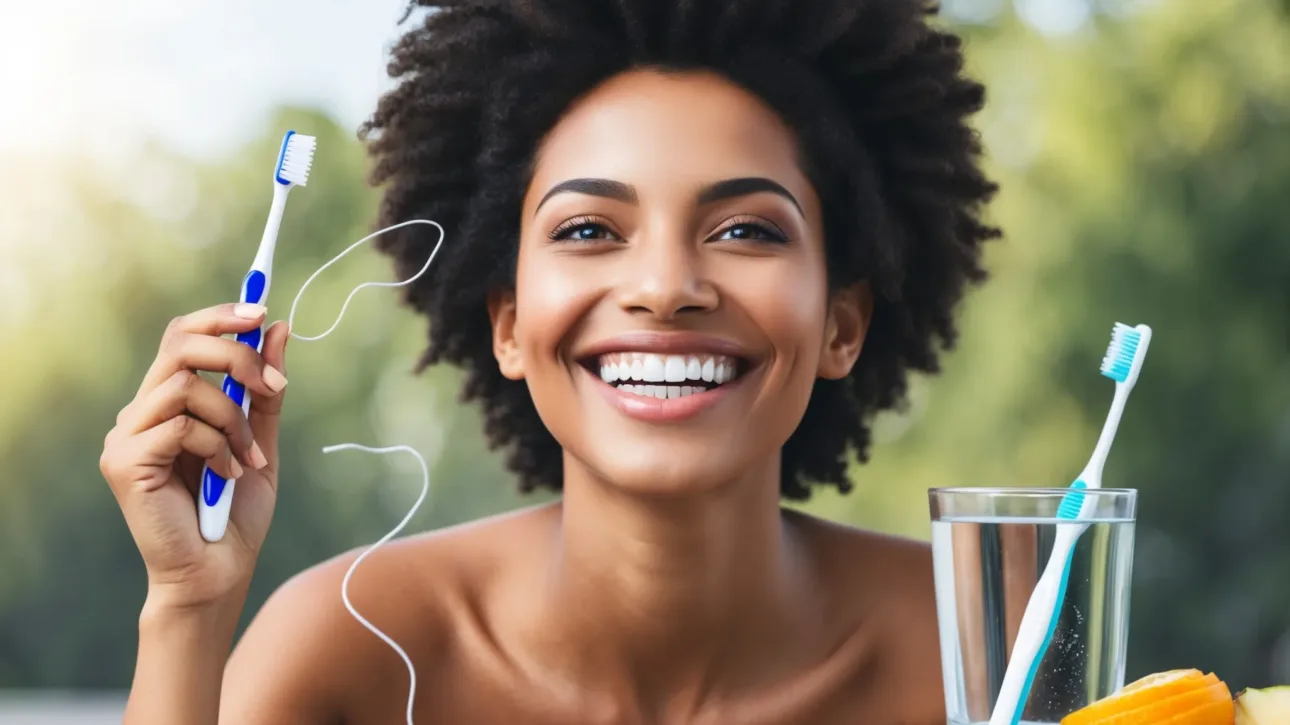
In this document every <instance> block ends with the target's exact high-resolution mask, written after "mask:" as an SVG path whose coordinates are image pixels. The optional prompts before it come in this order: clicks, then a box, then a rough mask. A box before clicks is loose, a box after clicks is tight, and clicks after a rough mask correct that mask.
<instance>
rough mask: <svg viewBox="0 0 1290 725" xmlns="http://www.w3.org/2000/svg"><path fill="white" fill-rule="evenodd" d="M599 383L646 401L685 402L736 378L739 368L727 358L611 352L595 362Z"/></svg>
mask: <svg viewBox="0 0 1290 725" xmlns="http://www.w3.org/2000/svg"><path fill="white" fill-rule="evenodd" d="M595 364H596V368H597V370H596V371H597V372H599V374H600V379H601V380H603V381H604V382H606V383H608V384H610V385H612V386H613V387H615V388H616V389H618V390H619V391H620V392H623V393H630V394H632V395H639V396H641V397H646V398H660V399H664V400H666V399H670V398H685V397H689V396H691V395H696V394H698V393H703V392H706V391H708V390H711V389H714V388H718V387H720V386H722V385H724V384H726V383H729V382H731V381H733V380H735V379H736V378H738V377H739V374H740V370H741V368H742V365H741V364H740V361H739V359H738V358H735V357H731V356H729V355H712V354H690V355H660V354H656V353H650V352H614V353H608V354H604V355H600V356H599V357H598V358H597V359H596V361H595Z"/></svg>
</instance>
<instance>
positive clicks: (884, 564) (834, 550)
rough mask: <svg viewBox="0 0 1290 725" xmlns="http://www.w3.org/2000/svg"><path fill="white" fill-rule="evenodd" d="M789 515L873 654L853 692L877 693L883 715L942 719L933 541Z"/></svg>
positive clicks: (915, 721) (837, 604)
mask: <svg viewBox="0 0 1290 725" xmlns="http://www.w3.org/2000/svg"><path fill="white" fill-rule="evenodd" d="M791 516H792V521H794V522H795V523H796V524H797V527H798V529H799V530H801V531H803V532H804V533H805V537H806V540H807V541H808V542H810V545H811V546H812V548H813V551H814V552H815V555H816V561H817V562H818V565H819V566H820V567H821V569H822V572H821V573H822V574H823V577H824V579H825V580H827V581H829V582H830V583H831V587H832V588H831V590H830V592H829V597H830V599H831V600H832V607H831V608H832V609H833V611H835V612H836V613H837V617H838V619H839V620H840V621H844V622H847V623H848V626H851V627H854V629H855V632H856V633H857V639H858V641H860V642H863V643H864V645H863V649H864V650H865V651H867V652H868V653H869V655H870V658H869V660H868V666H867V667H863V668H861V669H860V670H857V677H858V678H859V679H860V680H862V682H858V683H856V687H855V689H854V692H856V693H857V694H859V693H882V694H881V695H880V698H881V700H882V702H883V705H882V708H883V712H882V718H883V719H884V721H885V722H891V723H908V724H909V725H923V724H924V723H935V722H940V723H943V722H945V714H944V713H945V711H944V695H943V690H942V686H941V663H940V636H939V634H938V629H937V620H936V590H935V580H934V576H933V570H932V549H931V545H930V544H928V543H926V542H923V541H918V540H915V539H909V538H905V537H900V536H892V535H888V534H881V533H877V532H873V531H865V530H863V529H858V528H854V527H851V526H846V525H843V524H838V523H834V522H830V521H826V520H824V519H819V518H816V517H811V516H806V515H804V514H796V513H795V514H791ZM861 700H862V701H864V702H865V703H866V707H868V703H872V702H873V700H871V699H870V698H868V697H864V696H861ZM887 707H890V709H889V710H888V709H886V708H887ZM866 713H868V710H866Z"/></svg>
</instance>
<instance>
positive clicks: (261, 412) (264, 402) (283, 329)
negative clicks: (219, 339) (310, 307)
mask: <svg viewBox="0 0 1290 725" xmlns="http://www.w3.org/2000/svg"><path fill="white" fill-rule="evenodd" d="M290 338H291V334H290V331H289V330H288V329H287V323H286V322H275V323H273V324H272V325H271V326H270V327H269V329H268V330H266V331H265V333H264V361H265V363H266V364H267V365H269V366H270V367H272V368H273V369H275V370H285V369H286V359H287V358H286V355H287V340H289V339H290ZM285 395H286V391H285V390H279V391H278V392H277V393H275V394H273V395H260V394H258V393H257V394H256V395H253V396H252V397H251V410H250V413H249V415H250V422H251V434H252V435H253V436H255V440H256V442H257V443H259V444H260V449H261V450H262V451H263V452H264V455H265V457H266V458H267V459H268V461H269V465H268V470H269V471H277V470H278V420H279V417H280V414H281V411H282V401H283V397H284V396H285ZM269 478H270V480H273V479H274V477H273V476H269Z"/></svg>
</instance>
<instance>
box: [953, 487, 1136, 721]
mask: <svg viewBox="0 0 1290 725" xmlns="http://www.w3.org/2000/svg"><path fill="white" fill-rule="evenodd" d="M1068 492H1069V489H1064V488H1061V489H1043V488H1039V489H1036V488H937V489H932V490H931V491H929V492H928V496H929V499H930V503H931V510H932V557H933V562H934V567H935V572H936V608H937V619H938V625H939V628H940V636H941V672H942V676H943V678H944V682H945V707H946V712H947V713H948V715H949V725H974V724H976V723H987V722H989V720H990V713H991V711H993V710H994V704H995V699H996V698H997V697H998V695H999V688H1000V686H1001V685H1002V683H1003V675H1004V672H1005V671H1006V670H1007V668H1008V658H1009V656H1010V655H1011V654H1012V646H1013V643H1014V642H1015V641H1016V638H1017V630H1018V629H1019V627H1020V625H1021V617H1022V615H1023V614H1024V613H1025V611H1026V604H1027V603H1028V602H1029V601H1030V594H1031V592H1032V591H1033V590H1034V587H1035V584H1036V583H1037V582H1038V581H1039V577H1040V575H1042V574H1043V571H1044V567H1045V566H1047V565H1048V557H1049V555H1050V554H1051V552H1052V549H1053V543H1054V539H1055V538H1056V534H1057V524H1058V521H1059V519H1058V518H1057V506H1058V505H1059V504H1060V503H1061V500H1062V496H1064V495H1065V494H1066V493H1068ZM1085 495H1086V496H1088V497H1089V499H1091V503H1089V504H1087V505H1086V506H1085V513H1086V515H1087V518H1084V519H1081V521H1083V522H1085V523H1088V524H1089V528H1088V529H1087V530H1086V531H1085V532H1084V533H1083V535H1081V536H1080V538H1079V540H1078V542H1077V543H1076V545H1075V552H1074V557H1073V558H1072V560H1071V567H1070V579H1069V580H1068V583H1067V587H1066V598H1065V600H1064V601H1063V602H1062V604H1061V613H1060V615H1059V617H1058V619H1057V627H1056V629H1055V630H1054V632H1053V638H1052V641H1051V643H1050V644H1049V646H1048V650H1047V652H1046V653H1045V654H1044V656H1043V660H1042V661H1041V662H1040V666H1039V669H1038V671H1037V673H1036V675H1035V679H1034V684H1033V685H1032V686H1031V689H1030V696H1029V698H1027V701H1026V703H1024V705H1023V707H1022V711H1021V721H1022V722H1023V723H1030V724H1034V725H1049V724H1052V725H1055V724H1056V723H1058V722H1060V720H1061V719H1062V718H1063V717H1065V716H1066V715H1069V714H1071V713H1072V712H1075V711H1076V710H1079V709H1080V708H1083V707H1084V706H1085V705H1088V704H1089V703H1091V702H1094V701H1096V700H1100V699H1101V698H1103V697H1106V696H1107V695H1110V694H1111V693H1113V692H1115V691H1116V690H1118V689H1120V688H1121V687H1123V686H1124V664H1125V647H1126V645H1127V643H1128V634H1129V583H1130V579H1131V576H1130V575H1131V573H1132V569H1133V533H1134V522H1135V519H1136V515H1137V491H1134V490H1131V489H1090V490H1087V491H1086V492H1085Z"/></svg>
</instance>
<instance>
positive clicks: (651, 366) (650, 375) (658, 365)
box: [633, 355, 663, 383]
mask: <svg viewBox="0 0 1290 725" xmlns="http://www.w3.org/2000/svg"><path fill="white" fill-rule="evenodd" d="M641 359H642V360H643V361H644V363H643V365H642V367H641V369H642V371H643V372H644V375H645V377H644V380H645V381H646V382H650V383H661V382H663V357H662V356H661V355H642V356H641ZM633 365H634V364H633Z"/></svg>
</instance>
